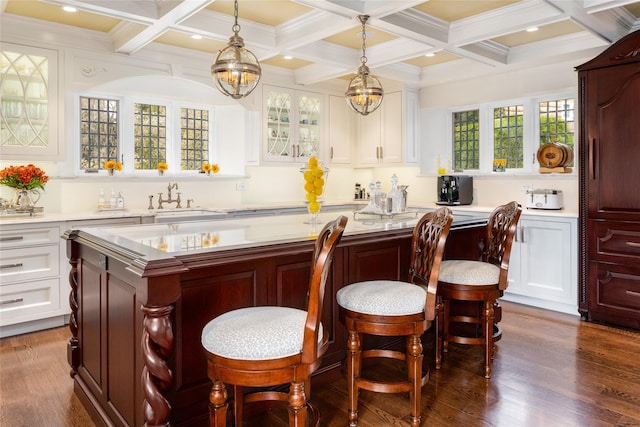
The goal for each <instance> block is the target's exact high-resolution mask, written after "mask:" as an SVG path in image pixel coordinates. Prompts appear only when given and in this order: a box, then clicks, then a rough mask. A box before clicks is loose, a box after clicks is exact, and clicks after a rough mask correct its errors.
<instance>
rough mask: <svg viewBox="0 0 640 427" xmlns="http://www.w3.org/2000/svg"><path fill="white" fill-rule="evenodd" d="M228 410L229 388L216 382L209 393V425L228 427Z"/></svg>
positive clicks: (220, 382)
mask: <svg viewBox="0 0 640 427" xmlns="http://www.w3.org/2000/svg"><path fill="white" fill-rule="evenodd" d="M227 408H228V403H227V388H226V387H225V385H224V383H223V382H222V381H215V382H214V383H213V386H212V387H211V392H210V393H209V425H210V426H211V427H226V425H227Z"/></svg>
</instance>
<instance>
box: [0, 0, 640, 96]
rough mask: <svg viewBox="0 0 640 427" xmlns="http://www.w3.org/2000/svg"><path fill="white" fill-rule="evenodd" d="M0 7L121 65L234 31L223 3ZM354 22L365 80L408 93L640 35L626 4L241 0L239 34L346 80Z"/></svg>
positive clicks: (615, 0)
mask: <svg viewBox="0 0 640 427" xmlns="http://www.w3.org/2000/svg"><path fill="white" fill-rule="evenodd" d="M0 5H1V9H0V10H2V13H5V14H13V15H20V16H23V17H28V18H33V19H39V20H45V21H51V22H55V23H59V24H64V25H70V26H76V27H81V28H85V29H89V30H94V31H99V32H103V33H105V34H107V35H108V36H109V37H110V39H111V42H112V46H113V51H114V52H119V53H123V54H129V55H136V53H137V52H140V51H143V50H144V49H145V48H147V47H148V46H150V45H151V44H162V45H173V46H179V47H184V48H188V49H194V50H197V51H202V52H206V53H208V54H211V58H212V61H213V60H214V59H215V55H216V54H217V52H218V51H219V50H220V49H222V48H224V47H225V46H226V44H227V42H228V40H229V37H230V36H231V34H232V30H231V27H232V26H233V1H232V0H137V1H124V0H66V1H63V0H42V1H36V0H0ZM63 5H70V6H74V7H75V8H76V9H77V10H78V11H77V12H76V13H67V12H64V11H63V10H62V9H61V6H63ZM360 14H366V15H370V17H371V18H370V20H369V23H368V24H367V28H366V33H365V35H366V46H367V49H366V54H367V59H368V60H367V65H368V66H369V67H370V69H371V72H372V73H373V74H375V75H376V76H378V77H382V78H383V79H389V80H396V81H402V82H404V83H407V84H409V85H414V86H428V85H431V84H436V83H440V82H445V81H450V80H453V79H464V78H468V77H470V76H474V75H479V74H488V73H494V72H498V71H502V70H506V69H518V68H524V67H531V66H535V65H538V64H548V63H553V62H558V61H567V60H572V59H573V58H584V57H585V56H590V55H594V54H597V53H598V52H599V51H601V50H602V49H604V48H605V47H606V46H608V45H609V44H611V43H612V42H614V41H616V40H618V39H619V38H621V37H623V36H625V35H626V34H628V33H630V32H633V31H635V30H637V29H640V1H630V0H430V1H426V2H425V1H424V0H239V24H240V27H241V30H240V35H241V36H242V37H243V39H244V41H245V44H246V47H247V48H249V49H250V50H252V51H253V52H254V53H255V54H256V56H257V57H258V59H259V61H260V62H261V64H265V65H270V66H275V67H281V68H286V69H289V70H291V73H292V76H293V78H294V80H295V81H296V83H298V84H312V83H318V82H322V81H325V80H329V79H334V78H349V77H350V76H351V75H352V73H353V72H354V71H355V70H356V69H357V67H358V65H359V64H360V57H361V56H362V51H361V47H362V36H361V25H360V23H359V21H358V19H357V15H360ZM533 27H536V28H537V31H534V32H528V31H527V30H528V29H530V28H533ZM0 31H1V30H0ZM193 35H197V36H201V37H202V38H201V39H199V40H196V39H193V38H192V36H193ZM285 55H286V56H291V57H292V59H284V56H285ZM427 55H428V56H427ZM576 65H578V64H576Z"/></svg>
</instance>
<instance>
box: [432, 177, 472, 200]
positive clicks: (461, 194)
mask: <svg viewBox="0 0 640 427" xmlns="http://www.w3.org/2000/svg"><path fill="white" fill-rule="evenodd" d="M437 191H438V201H437V202H436V204H437V205H447V206H453V205H470V204H471V202H473V177H472V176H468V175H440V176H438V188H437Z"/></svg>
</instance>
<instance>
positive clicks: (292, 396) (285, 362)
mask: <svg viewBox="0 0 640 427" xmlns="http://www.w3.org/2000/svg"><path fill="white" fill-rule="evenodd" d="M346 224H347V218H346V217H345V216H340V217H338V218H337V219H336V220H334V221H332V222H329V223H328V224H326V225H325V226H324V228H323V229H322V231H321V232H320V233H319V235H318V238H317V239H316V244H315V248H314V251H313V257H312V264H311V278H310V283H309V294H308V301H307V310H306V311H304V310H299V309H295V308H289V307H272V306H267V307H247V308H241V309H238V310H233V311H230V312H227V313H224V314H222V315H220V316H218V317H216V318H215V319H213V320H211V321H210V322H209V323H207V324H206V325H205V327H204V328H203V330H202V346H203V347H204V349H205V353H206V356H207V366H208V376H209V378H210V379H211V381H212V382H213V386H212V388H211V393H210V394H209V424H210V425H211V427H226V426H227V407H228V402H227V389H226V386H225V384H231V385H233V389H234V405H233V415H234V420H235V425H236V426H238V427H241V426H242V413H243V404H244V403H253V402H258V401H265V400H270V401H274V400H275V401H281V402H288V403H289V406H288V411H289V425H290V426H296V427H303V426H306V425H307V419H308V415H307V406H309V407H311V405H309V402H308V399H309V396H310V394H311V388H310V385H311V381H310V379H311V374H312V373H313V372H314V371H315V370H316V369H317V368H318V367H319V366H320V362H321V359H320V358H321V356H322V355H323V354H324V353H325V352H326V350H327V346H328V341H329V337H328V334H325V333H324V331H323V329H322V324H321V323H320V320H321V317H322V305H323V300H324V293H325V284H326V281H327V275H328V273H329V267H330V266H331V262H332V261H333V254H334V251H335V248H336V246H337V244H338V242H339V241H340V238H341V237H342V233H343V232H344V228H345V226H346ZM287 383H289V384H290V387H289V393H284V392H278V391H258V392H255V393H249V394H246V395H244V394H243V387H261V388H263V387H272V386H277V385H282V384H287ZM311 410H312V413H313V418H312V421H311V423H310V425H312V426H317V425H318V424H319V414H318V411H317V410H316V409H315V408H313V407H311Z"/></svg>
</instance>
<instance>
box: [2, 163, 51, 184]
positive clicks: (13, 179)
mask: <svg viewBox="0 0 640 427" xmlns="http://www.w3.org/2000/svg"><path fill="white" fill-rule="evenodd" d="M47 181H49V177H48V176H47V175H45V174H44V172H43V171H42V169H40V168H38V167H36V166H34V165H31V164H29V165H27V166H8V167H6V168H4V169H2V170H1V171H0V184H1V185H6V186H7V187H11V188H17V189H19V190H34V189H36V188H40V189H42V190H44V184H46V183H47Z"/></svg>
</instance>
